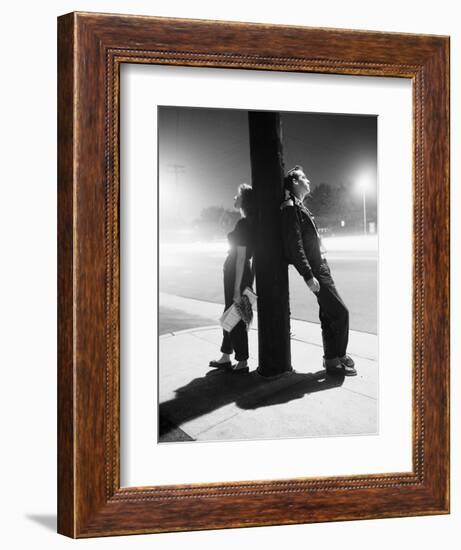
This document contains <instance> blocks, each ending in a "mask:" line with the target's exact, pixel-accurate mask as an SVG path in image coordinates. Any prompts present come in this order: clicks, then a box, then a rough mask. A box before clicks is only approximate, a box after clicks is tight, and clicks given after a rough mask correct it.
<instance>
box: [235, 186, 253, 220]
mask: <svg viewBox="0 0 461 550" xmlns="http://www.w3.org/2000/svg"><path fill="white" fill-rule="evenodd" d="M238 191H239V193H240V196H241V197H242V206H241V208H242V210H243V213H244V214H245V217H246V218H251V217H253V216H254V215H255V196H254V192H253V188H252V187H251V185H248V183H242V184H240V185H239V188H238Z"/></svg>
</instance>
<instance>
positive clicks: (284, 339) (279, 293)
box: [248, 111, 293, 378]
mask: <svg viewBox="0 0 461 550" xmlns="http://www.w3.org/2000/svg"><path fill="white" fill-rule="evenodd" d="M248 121H249V130H250V156H251V173H252V182H253V189H254V193H255V199H256V246H255V267H256V292H257V294H258V343H259V366H258V373H259V374H260V375H261V376H264V377H267V378H271V377H277V376H280V375H283V374H286V373H289V372H291V371H292V370H293V368H292V366H291V351H290V314H289V293H288V265H287V262H286V260H285V258H284V255H283V248H282V231H281V221H280V203H281V201H282V197H283V177H284V171H283V158H282V144H281V139H280V136H281V124H280V115H279V114H278V113H272V112H262V111H250V112H249V114H248Z"/></svg>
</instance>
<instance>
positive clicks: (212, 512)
mask: <svg viewBox="0 0 461 550" xmlns="http://www.w3.org/2000/svg"><path fill="white" fill-rule="evenodd" d="M58 46H59V52H58V71H59V89H58V108H59V110H58V141H59V144H58V147H59V161H58V232H59V242H58V254H59V257H58V267H59V277H58V292H59V298H58V309H59V311H58V463H59V469H58V531H59V532H60V533H62V534H64V535H67V536H69V537H75V538H77V537H97V536H108V535H121V534H134V533H154V532H165V531H183V530H197V529H219V528H229V527H243V526H246V527H248V526H262V525H282V524H295V523H309V522H320V521H335V520H353V519H365V518H385V517H399V516H410V515H429V514H443V513H448V512H449V38H448V37H441V36H429V35H410V34H388V33H379V32H365V31H349V30H338V29H316V28H305V27H288V26H272V25H259V24H247V23H231V22H217V21H196V20H181V19H164V18H155V17H138V16H122V15H102V14H92V13H71V14H68V15H64V16H62V17H60V18H59V20H58ZM122 63H146V64H166V65H181V66H191V67H218V68H226V69H229V70H232V69H235V68H239V69H258V70H265V71H291V72H314V73H329V74H346V75H362V76H392V77H405V78H410V79H411V80H412V86H413V106H414V126H413V144H414V147H413V166H414V170H413V196H414V201H413V204H414V211H413V221H414V239H413V250H414V257H413V274H414V276H413V334H414V339H413V340H414V343H413V365H412V368H413V421H412V422H413V468H412V471H409V472H395V473H391V474H389V473H387V474H382V475H360V476H346V477H332V478H309V477H307V478H303V479H290V480H287V479H283V480H277V479H274V480H268V481H254V482H248V481H246V482H236V483H229V482H227V483H225V482H223V483H212V484H205V483H202V484H189V485H175V486H171V485H169V486H154V487H120V415H119V408H120V380H119V373H120V359H119V339H120V318H119V293H120V282H119V262H120V256H119V196H120V195H119V191H120V189H119V187H120V180H119V78H120V71H119V70H120V65H121V64H122ZM308 475H309V472H306V476H308Z"/></svg>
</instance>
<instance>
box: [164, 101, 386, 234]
mask: <svg viewBox="0 0 461 550" xmlns="http://www.w3.org/2000/svg"><path fill="white" fill-rule="evenodd" d="M281 120H282V143H283V153H284V162H285V168H286V169H289V168H291V167H293V166H294V165H295V164H301V165H302V166H303V167H304V170H305V172H306V175H307V177H308V178H309V179H310V181H311V186H312V187H313V188H314V187H315V186H316V185H318V184H320V183H328V184H329V185H331V186H332V187H335V186H337V185H338V184H340V183H344V184H346V185H348V186H350V188H351V193H354V194H355V195H356V196H357V200H360V194H359V192H358V191H357V189H356V187H357V182H358V181H359V180H360V179H361V178H363V177H364V176H365V177H367V179H368V181H369V182H370V186H371V187H370V190H369V191H368V194H367V201H369V204H370V205H371V204H373V203H374V204H376V185H377V182H376V170H377V117H375V116H367V115H338V114H323V113H322V114H319V113H299V112H296V113H291V112H290V113H288V112H284V113H281ZM158 132H159V206H160V224H161V226H165V227H168V226H170V225H172V224H174V223H178V220H182V221H184V222H186V223H187V222H191V221H193V220H195V219H197V218H198V217H199V216H200V213H201V211H202V209H203V208H206V207H208V206H223V207H225V208H229V209H230V208H231V207H232V205H233V197H234V195H235V193H236V189H237V187H238V185H239V184H240V183H242V182H247V183H250V184H251V168H250V146H249V137H248V111H244V110H231V109H197V108H187V107H159V110H158Z"/></svg>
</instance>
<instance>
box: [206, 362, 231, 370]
mask: <svg viewBox="0 0 461 550" xmlns="http://www.w3.org/2000/svg"><path fill="white" fill-rule="evenodd" d="M208 366H209V367H211V368H213V369H228V368H231V367H232V363H231V362H230V361H223V362H220V361H210V364H209V365H208Z"/></svg>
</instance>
